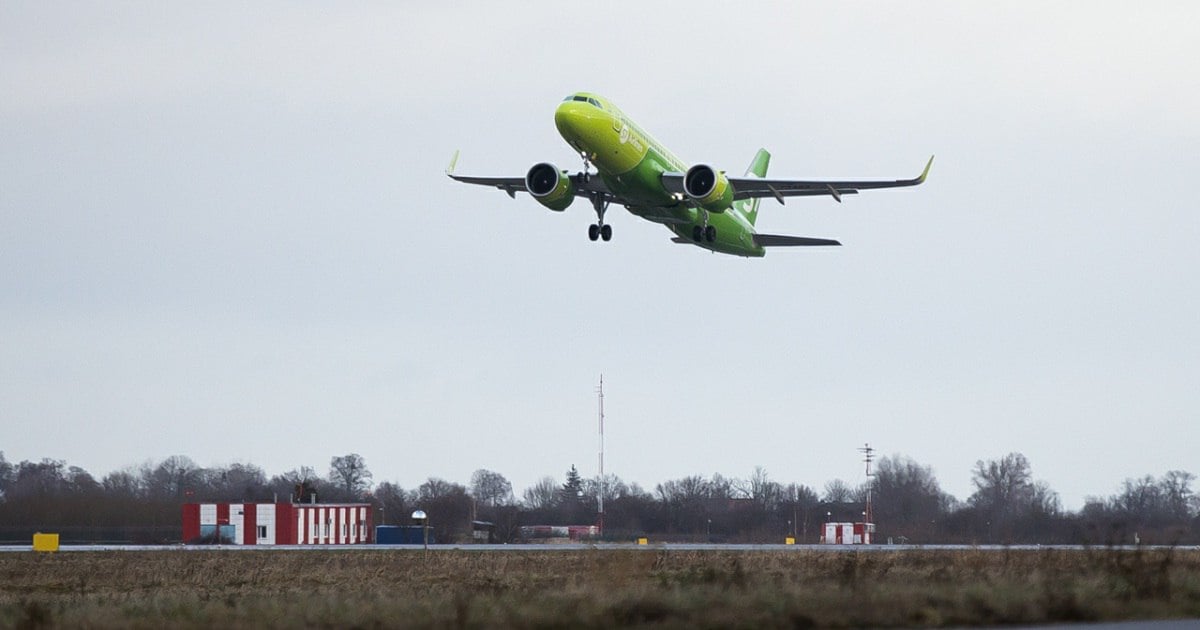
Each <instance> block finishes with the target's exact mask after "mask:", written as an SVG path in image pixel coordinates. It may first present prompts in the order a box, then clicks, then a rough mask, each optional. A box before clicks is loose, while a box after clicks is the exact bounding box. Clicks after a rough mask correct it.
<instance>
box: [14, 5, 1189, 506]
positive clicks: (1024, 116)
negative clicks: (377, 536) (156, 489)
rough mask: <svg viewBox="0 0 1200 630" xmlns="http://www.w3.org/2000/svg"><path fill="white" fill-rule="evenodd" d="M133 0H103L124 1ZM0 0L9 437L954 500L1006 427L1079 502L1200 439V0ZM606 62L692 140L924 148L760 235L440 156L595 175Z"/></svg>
mask: <svg viewBox="0 0 1200 630" xmlns="http://www.w3.org/2000/svg"><path fill="white" fill-rule="evenodd" d="M110 5H111V6H110ZM437 5H438V3H399V4H398V5H397V4H394V3H388V4H379V5H373V4H358V5H355V6H354V7H353V8H344V7H342V6H340V5H337V6H325V5H322V4H318V3H278V4H272V3H251V6H247V5H246V4H245V3H233V4H229V5H225V6H219V5H210V4H204V5H192V4H184V3H122V4H115V3H102V4H96V5H92V4H82V5H80V4H74V3H72V4H56V3H47V2H6V3H4V4H3V5H2V6H0V270H2V271H0V450H3V451H4V452H5V454H6V456H7V457H8V458H9V459H10V460H21V459H37V458H41V457H56V458H63V459H66V460H68V462H69V463H71V464H75V465H80V466H83V467H85V468H87V469H89V470H91V471H92V472H93V473H95V474H103V473H106V472H108V471H110V470H113V469H117V468H121V467H124V466H127V465H131V464H138V463H140V462H142V461H144V460H145V459H148V458H156V459H157V458H161V457H165V456H167V455H171V454H186V455H189V456H191V457H192V458H194V459H196V460H197V461H198V462H200V463H202V464H206V465H216V464H225V463H229V462H232V461H244V460H249V461H252V462H254V463H257V464H259V465H261V466H263V467H265V468H266V469H267V471H268V472H269V473H278V472H282V471H284V470H286V469H290V468H294V467H297V466H300V465H312V466H315V467H316V468H317V469H318V470H322V471H323V470H324V469H325V467H326V466H327V464H328V461H329V458H330V457H331V456H332V455H337V454H343V453H347V452H358V453H361V454H362V455H363V456H364V457H365V458H366V460H367V463H368V465H370V466H371V468H372V469H373V470H374V472H375V478H376V480H377V481H380V480H392V481H397V482H399V483H400V484H402V485H404V486H405V487H412V486H414V485H416V484H418V483H420V482H421V481H423V480H424V478H425V477H427V476H440V477H445V478H448V479H452V480H457V481H460V482H465V481H467V480H468V479H469V476H470V474H471V472H472V470H474V469H475V468H479V467H485V468H490V469H493V470H497V471H499V472H501V473H503V474H505V475H506V476H508V477H509V479H510V480H511V481H512V482H513V484H514V486H515V487H516V488H518V489H520V488H523V487H526V486H527V485H529V484H531V483H532V482H533V481H534V480H536V478H538V477H540V476H542V475H547V474H549V475H554V476H560V475H561V474H562V472H563V471H564V470H565V469H566V468H568V467H569V466H570V465H571V464H576V465H578V466H579V468H580V470H581V471H582V472H583V473H584V474H585V475H590V474H594V472H595V459H596V453H595V451H596V437H595V398H594V395H593V388H594V386H595V381H596V379H597V376H598V375H599V373H600V372H604V374H605V380H606V383H607V391H608V394H609V396H608V417H609V433H608V447H609V449H608V455H607V464H608V469H609V471H610V472H613V473H616V474H618V475H620V476H621V477H623V478H625V479H626V480H630V481H637V482H640V483H642V484H644V485H652V484H653V483H656V482H658V481H663V480H666V479H668V478H675V477H679V476H683V475H688V474H697V473H699V474H711V473H712V472H714V471H719V472H721V473H723V474H727V475H737V476H745V475H748V474H749V473H750V472H751V471H752V470H753V468H754V466H756V465H762V466H764V467H766V469H767V470H768V472H769V473H770V474H771V475H772V477H773V478H775V479H778V480H780V481H784V482H790V481H796V482H801V483H807V484H809V485H812V486H814V487H817V488H818V489H819V488H820V486H821V485H822V484H823V483H824V482H825V481H826V480H829V479H832V478H835V477H840V478H844V479H846V480H847V481H850V482H858V481H860V480H861V479H862V477H861V467H860V464H859V463H858V462H857V454H856V453H855V450H854V449H855V448H857V447H858V446H860V445H861V444H862V443H863V442H868V441H869V442H871V443H872V444H873V445H874V446H876V447H877V448H879V449H880V452H881V453H882V454H892V453H903V454H906V455H910V456H912V457H913V458H915V459H916V460H918V461H920V462H922V463H925V464H929V465H931V466H933V468H934V470H935V472H936V474H937V475H938V477H939V479H940V480H941V482H942V484H943V487H944V488H945V489H946V490H948V491H949V492H951V493H953V494H955V495H956V496H958V497H959V498H960V499H961V498H966V496H967V495H968V494H969V493H970V469H971V467H972V465H973V464H974V462H975V460H977V459H988V458H994V457H999V456H1001V455H1003V454H1005V453H1007V452H1009V451H1021V452H1023V453H1025V454H1026V456H1028V457H1029V459H1030V461H1031V463H1032V465H1033V469H1034V474H1035V477H1037V478H1039V479H1044V480H1046V481H1047V482H1049V483H1050V485H1051V486H1052V487H1053V488H1054V489H1055V490H1057V491H1058V492H1059V493H1060V494H1061V495H1062V497H1063V499H1064V503H1065V504H1066V505H1067V506H1068V507H1071V508H1077V507H1079V505H1081V504H1082V501H1083V497H1084V495H1088V494H1098V495H1102V494H1108V493H1111V492H1113V491H1115V490H1116V489H1117V486H1118V485H1119V483H1120V482H1121V481H1122V480H1123V479H1124V478H1126V477H1131V476H1140V475H1144V474H1147V473H1151V474H1155V475H1158V474H1161V473H1163V472H1165V471H1166V470H1168V469H1173V468H1182V469H1187V470H1191V471H1192V472H1196V473H1200V457H1198V456H1197V448H1196V447H1197V445H1198V444H1200V422H1197V420H1200V417H1198V413H1197V410H1198V409H1200V387H1197V384H1196V383H1197V380H1198V379H1197V377H1198V376H1200V350H1198V349H1200V333H1197V329H1196V319H1197V311H1198V306H1200V277H1198V270H1200V253H1198V252H1200V248H1198V247H1197V245H1196V244H1197V243H1198V242H1200V218H1198V213H1197V211H1198V209H1200V208H1198V207H1197V204H1196V202H1195V199H1196V196H1197V190H1196V186H1197V180H1196V175H1197V173H1200V119H1198V118H1197V116H1196V112H1197V111H1200V70H1198V69H1197V66H1196V59H1200V44H1198V43H1197V38H1196V37H1195V34H1196V33H1197V32H1200V7H1197V6H1196V5H1194V4H1192V3H1182V2H1181V3H1140V4H1139V6H1138V8H1137V9H1136V10H1135V9H1131V8H1130V5H1128V4H1127V3H1111V4H1105V3H1092V4H1089V5H1088V8H1087V10H1086V11H1082V10H1080V5H1079V4H1078V3H1063V4H1055V3H1045V2H1039V3H1027V4H1024V5H1019V4H1012V3H1006V4H1004V5H995V6H990V5H989V6H984V5H980V4H979V3H960V2H948V3H920V4H916V5H914V4H894V3H889V4H853V5H846V4H838V5H837V6H834V7H830V6H828V5H827V4H826V3H820V4H811V5H810V4H804V3H792V2H787V3H779V4H757V5H754V6H753V7H745V6H743V5H742V4H725V3H705V2H686V3H678V4H654V5H649V6H647V5H645V4H643V3H620V2H618V3H610V4H605V5H578V4H575V3H562V2H554V3H546V2H528V3H521V4H520V5H517V6H519V9H518V8H515V7H514V6H511V5H507V4H504V3H486V2H485V3H466V4H457V3H445V6H437ZM576 90H591V91H595V92H599V93H601V94H604V95H605V96H607V97H609V98H610V99H612V100H613V101H614V102H616V103H617V104H618V105H619V106H621V107H622V109H624V110H625V111H626V113H628V114H629V115H631V116H632V117H633V118H634V119H635V120H637V121H638V123H639V124H640V125H641V126H642V127H644V128H645V129H646V130H647V131H649V132H650V133H651V134H653V135H654V136H655V137H656V138H657V139H658V140H660V141H661V142H663V143H664V144H666V145H668V146H670V147H671V148H672V150H673V151H674V152H675V153H676V154H678V155H679V156H680V157H682V158H683V159H684V160H688V161H694V162H699V161H704V162H709V163H712V164H715V165H717V166H718V167H719V168H723V169H729V170H731V171H740V170H742V169H744V168H745V166H746V164H747V163H748V161H749V160H750V158H751V157H752V156H753V154H754V152H755V151H756V150H757V149H758V148H759V147H760V146H762V147H766V148H767V149H768V150H770V151H771V152H772V154H773V161H772V164H771V173H772V174H774V175H777V176H781V177H786V176H791V177H807V178H817V177H830V178H858V177H879V178H899V177H911V176H913V175H915V174H917V173H918V172H919V171H920V168H921V167H922V166H923V164H924V161H925V159H926V158H927V157H928V156H929V155H930V154H934V153H936V154H937V159H936V161H935V163H934V167H933V171H932V174H931V176H930V178H929V181H928V182H927V184H926V185H925V186H922V187H919V188H916V189H910V190H899V191H880V192H874V193H872V192H867V193H864V194H861V195H858V196H855V197H848V198H846V199H845V203H843V204H840V205H839V204H836V203H834V202H833V201H832V200H829V199H816V198H814V199H799V200H792V201H789V202H788V205H787V206H785V207H780V206H778V205H777V204H774V203H773V202H771V203H764V206H763V211H762V214H761V216H760V219H759V226H760V229H763V230H764V231H769V232H776V233H789V234H799V235H806V236H819V237H834V238H838V239H840V240H841V241H842V242H843V243H844V244H845V247H842V248H839V249H830V250H825V251H786V250H776V251H773V252H771V253H770V254H768V256H767V257H766V258H765V259H760V260H742V259H738V258H732V257H727V256H719V255H713V254H710V253H708V252H704V251H702V250H699V249H697V248H689V247H681V246H678V245H673V244H672V243H670V242H669V240H668V238H669V236H670V234H669V233H668V232H667V231H666V230H664V229H663V228H661V227H659V226H655V225H652V224H649V223H645V222H642V221H640V220H637V219H635V218H633V217H631V216H630V215H628V214H627V213H625V212H624V211H623V210H619V211H615V212H612V213H610V215H609V216H610V222H611V223H612V224H613V225H614V230H615V238H614V240H613V241H612V242H611V243H608V244H593V243H590V242H588V240H587V237H586V226H587V225H588V223H590V222H591V221H592V220H593V216H592V214H591V212H590V210H589V209H588V208H587V207H586V206H585V205H584V204H576V205H574V206H572V207H571V208H570V209H569V210H568V211H567V212H565V213H562V214H557V213H553V212H550V211H549V210H546V209H544V208H542V207H540V206H538V205H537V204H536V203H535V202H533V201H532V200H531V199H529V198H528V197H524V196H522V197H520V198H518V200H517V201H512V200H510V199H508V198H507V197H506V196H504V195H503V194H500V193H498V192H496V191H492V190H488V189H483V188H475V187H468V186H463V185H457V184H454V183H453V182H451V181H449V180H448V179H446V178H445V177H444V176H443V175H442V171H443V169H444V168H445V165H446V163H447V162H448V160H449V158H450V155H451V154H452V152H453V151H454V150H455V149H461V150H462V158H461V159H460V160H459V165H458V167H459V170H460V171H461V172H465V173H472V174H485V175H520V174H523V173H524V172H525V170H526V169H528V168H529V166H530V165H532V164H533V163H535V162H538V161H544V160H549V161H553V162H555V163H556V164H558V165H559V166H560V167H563V168H571V169H577V168H578V167H579V160H578V158H577V157H576V156H574V155H573V154H572V152H571V150H570V149H569V147H567V145H566V144H565V142H563V141H562V139H561V138H559V136H558V135H557V133H556V131H555V129H554V124H553V118H552V113H553V109H554V107H555V106H556V105H557V102H558V101H559V100H561V98H562V97H563V96H564V95H566V94H568V93H570V92H573V91H576Z"/></svg>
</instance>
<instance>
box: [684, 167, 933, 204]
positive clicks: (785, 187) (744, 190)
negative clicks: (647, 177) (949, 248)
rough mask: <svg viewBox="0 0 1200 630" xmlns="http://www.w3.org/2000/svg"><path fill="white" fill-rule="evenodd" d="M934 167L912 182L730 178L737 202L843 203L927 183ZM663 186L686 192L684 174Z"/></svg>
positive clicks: (908, 180)
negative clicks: (813, 199)
mask: <svg viewBox="0 0 1200 630" xmlns="http://www.w3.org/2000/svg"><path fill="white" fill-rule="evenodd" d="M930 166H933V157H932V156H930V158H929V162H927V163H926V164H925V170H924V171H922V172H921V174H920V175H918V176H917V177H915V178H913V179H897V180H864V181H832V180H830V181H815V180H814V181H809V180H798V179H759V178H757V177H730V178H728V179H729V183H730V184H731V185H732V186H733V198H734V199H752V198H755V197H774V198H775V199H776V200H777V201H779V203H781V204H782V203H783V199H784V197H806V196H813V195H831V196H832V197H833V198H834V200H836V201H838V202H841V200H842V195H854V194H857V193H858V191H860V190H869V189H874V188H902V187H904V186H916V185H918V184H921V183H922V182H924V181H925V177H926V176H928V175H929V167H930ZM662 177H663V185H664V186H665V187H666V188H667V189H668V190H672V191H674V192H682V191H683V177H684V173H663V176H662Z"/></svg>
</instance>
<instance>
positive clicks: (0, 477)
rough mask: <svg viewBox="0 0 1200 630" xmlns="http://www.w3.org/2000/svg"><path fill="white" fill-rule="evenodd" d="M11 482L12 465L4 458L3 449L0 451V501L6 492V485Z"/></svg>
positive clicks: (2, 500) (1, 501)
mask: <svg viewBox="0 0 1200 630" xmlns="http://www.w3.org/2000/svg"><path fill="white" fill-rule="evenodd" d="M12 482H13V465H12V464H11V463H9V461H8V460H7V459H4V451H0V503H3V502H4V497H5V496H6V495H7V493H8V487H9V486H10V485H12Z"/></svg>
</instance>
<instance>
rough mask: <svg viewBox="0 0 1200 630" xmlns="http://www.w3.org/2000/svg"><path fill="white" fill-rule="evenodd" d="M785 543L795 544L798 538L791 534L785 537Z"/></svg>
mask: <svg viewBox="0 0 1200 630" xmlns="http://www.w3.org/2000/svg"><path fill="white" fill-rule="evenodd" d="M783 544H785V545H794V544H796V539H795V538H792V537H791V536H788V537H787V538H784V539H783Z"/></svg>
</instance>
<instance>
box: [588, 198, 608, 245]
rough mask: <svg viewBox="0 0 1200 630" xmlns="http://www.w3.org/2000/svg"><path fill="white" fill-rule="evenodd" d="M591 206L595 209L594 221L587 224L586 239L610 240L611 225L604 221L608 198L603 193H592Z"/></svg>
mask: <svg viewBox="0 0 1200 630" xmlns="http://www.w3.org/2000/svg"><path fill="white" fill-rule="evenodd" d="M592 208H594V209H595V210H596V222H595V223H593V224H591V225H589V226H588V240H592V241H595V240H597V239H603V240H604V241H605V242H608V241H611V240H612V226H611V225H608V224H607V223H605V222H604V212H605V211H607V210H608V200H607V199H605V198H604V195H601V194H598V193H597V194H593V195H592Z"/></svg>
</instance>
